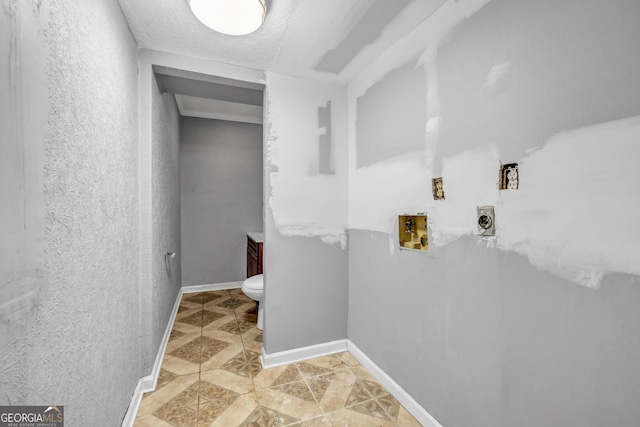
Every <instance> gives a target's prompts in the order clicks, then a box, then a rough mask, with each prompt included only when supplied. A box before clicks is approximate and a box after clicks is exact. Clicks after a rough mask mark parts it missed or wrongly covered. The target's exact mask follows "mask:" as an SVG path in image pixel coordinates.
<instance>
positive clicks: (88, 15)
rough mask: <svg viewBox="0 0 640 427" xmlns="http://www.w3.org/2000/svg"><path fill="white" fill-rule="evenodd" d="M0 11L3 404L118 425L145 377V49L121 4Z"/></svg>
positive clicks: (23, 4) (16, 6)
mask: <svg viewBox="0 0 640 427" xmlns="http://www.w3.org/2000/svg"><path fill="white" fill-rule="evenodd" d="M0 15H1V16H2V20H1V21H0V22H1V23H2V25H0V27H2V36H3V39H2V40H3V42H2V49H3V51H2V56H1V57H2V59H1V60H0V61H2V66H1V67H0V68H1V69H2V70H3V72H2V74H0V89H1V92H2V93H3V97H2V98H3V101H2V104H1V105H2V113H3V114H2V117H3V121H4V120H5V119H6V118H8V120H7V123H6V124H7V126H5V124H4V123H3V126H2V129H3V143H2V146H3V152H2V156H0V162H1V166H2V167H0V169H1V170H3V178H8V179H7V181H4V182H7V183H9V185H8V189H3V192H2V198H1V200H2V204H3V208H2V211H3V217H2V221H1V222H2V224H3V229H2V231H3V233H2V236H3V240H4V239H7V243H6V244H3V246H2V254H1V255H0V259H2V260H3V261H2V264H0V266H1V270H0V286H1V288H0V289H1V292H2V296H3V298H2V303H1V304H2V305H1V306H0V316H1V320H2V324H1V325H2V326H1V329H0V332H1V334H0V340H1V343H0V348H1V349H2V350H1V351H2V358H1V359H0V360H1V362H0V363H2V365H0V378H2V380H1V381H2V387H1V388H2V393H0V403H2V404H9V403H10V404H45V403H51V404H59V405H65V406H66V411H65V414H66V416H67V419H66V421H67V424H68V425H78V426H80V425H96V422H97V421H96V420H100V421H99V424H100V425H104V426H116V425H120V422H121V420H122V417H123V415H124V413H125V411H126V409H127V405H128V403H129V400H130V398H131V393H132V390H133V389H134V387H135V384H136V382H137V380H138V378H139V377H140V376H141V375H142V372H141V365H140V360H139V352H138V348H139V343H138V339H139V303H138V300H137V298H136V296H137V294H136V288H137V285H138V267H137V265H138V263H137V257H138V237H137V236H138V213H137V143H136V137H137V104H136V91H137V90H136V67H137V49H136V44H135V41H134V40H133V37H132V36H131V34H130V33H129V30H128V28H127V24H126V22H125V20H124V18H123V17H122V14H121V12H120V9H119V7H118V4H117V2H115V1H107V0H104V1H91V2H78V1H64V0H48V1H16V0H3V1H2V9H1V11H0ZM5 24H6V25H5ZM5 36H8V40H10V44H9V52H5V51H4V49H6V48H7V46H6V44H5V42H4V40H6V39H5V38H4V37H5ZM5 53H8V54H5ZM7 69H9V70H10V73H9V75H7V74H6V72H5V70H7ZM4 94H7V97H6V99H5V96H4ZM7 100H8V101H9V102H8V105H7ZM7 110H9V112H10V114H8V115H6V113H7ZM7 129H8V131H7ZM5 132H7V139H4V136H5ZM5 150H6V152H7V154H8V155H7V156H5ZM4 174H6V175H7V176H5V175H4ZM7 202H8V203H7ZM5 207H8V208H5ZM5 210H6V211H8V213H6V214H5V212H4V211H5ZM5 215H7V219H8V220H9V221H8V222H7V223H5V221H4V220H5ZM5 224H8V227H9V230H8V232H7V234H5V233H4V231H5V227H6V225H5ZM5 260H6V261H5Z"/></svg>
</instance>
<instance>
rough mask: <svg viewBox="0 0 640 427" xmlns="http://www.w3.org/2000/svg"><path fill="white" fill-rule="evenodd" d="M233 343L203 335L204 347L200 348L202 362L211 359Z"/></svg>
mask: <svg viewBox="0 0 640 427" xmlns="http://www.w3.org/2000/svg"><path fill="white" fill-rule="evenodd" d="M233 345H234V344H231V343H228V342H226V341H221V340H217V339H215V338H211V337H209V336H206V335H203V336H202V349H201V350H200V362H204V361H207V360H209V359H211V358H212V357H214V356H215V355H217V354H218V353H220V352H221V351H223V350H224V349H226V348H227V347H231V346H233Z"/></svg>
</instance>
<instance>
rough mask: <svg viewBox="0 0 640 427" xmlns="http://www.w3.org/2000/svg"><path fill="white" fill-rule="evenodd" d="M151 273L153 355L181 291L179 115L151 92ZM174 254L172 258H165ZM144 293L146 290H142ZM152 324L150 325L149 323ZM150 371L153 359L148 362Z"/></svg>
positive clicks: (166, 97)
mask: <svg viewBox="0 0 640 427" xmlns="http://www.w3.org/2000/svg"><path fill="white" fill-rule="evenodd" d="M151 150H152V174H153V178H152V180H151V183H152V186H153V193H152V200H151V202H152V227H153V228H152V229H153V232H152V236H153V237H152V264H153V265H152V272H153V281H152V283H150V284H146V286H148V292H149V293H150V297H149V298H142V300H141V304H142V306H143V307H142V308H143V312H145V313H148V316H147V315H144V316H143V329H144V333H147V332H149V333H150V334H151V335H150V337H151V340H150V342H149V345H150V354H151V355H152V356H155V355H156V354H157V353H158V348H159V347H160V342H161V340H162V337H163V334H164V332H165V330H166V328H167V323H168V321H169V317H170V315H171V310H172V308H173V305H174V304H175V300H176V297H177V295H178V292H179V291H180V287H181V286H182V284H181V263H180V113H179V112H178V106H177V105H176V100H175V97H174V96H173V95H172V94H170V93H163V94H161V93H160V90H159V89H158V86H157V84H155V82H154V84H153V91H152V148H151ZM168 252H175V253H176V257H175V258H173V259H170V258H165V256H166V254H167V253H168ZM143 290H144V289H143ZM149 322H151V323H150V324H149ZM146 362H147V368H149V369H150V368H151V364H152V363H153V362H154V359H150V360H147V361H146Z"/></svg>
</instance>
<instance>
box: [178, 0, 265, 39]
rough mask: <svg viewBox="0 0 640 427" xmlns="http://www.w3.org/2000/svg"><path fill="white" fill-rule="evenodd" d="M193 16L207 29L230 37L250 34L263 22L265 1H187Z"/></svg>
mask: <svg viewBox="0 0 640 427" xmlns="http://www.w3.org/2000/svg"><path fill="white" fill-rule="evenodd" d="M188 1H189V6H190V7H191V11H192V12H193V14H194V15H195V16H196V18H198V19H199V20H200V22H202V23H203V24H204V25H206V26H207V27H209V28H211V29H212V30H214V31H217V32H219V33H223V34H228V35H231V36H244V35H246V34H251V33H253V32H254V31H255V30H257V29H258V28H260V25H262V23H263V22H264V17H265V15H266V14H267V5H266V4H265V0H188Z"/></svg>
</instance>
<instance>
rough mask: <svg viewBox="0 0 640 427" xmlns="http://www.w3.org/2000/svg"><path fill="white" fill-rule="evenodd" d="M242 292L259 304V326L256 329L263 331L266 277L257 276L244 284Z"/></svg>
mask: <svg viewBox="0 0 640 427" xmlns="http://www.w3.org/2000/svg"><path fill="white" fill-rule="evenodd" d="M242 292H243V293H244V294H245V295H246V296H248V297H249V298H251V299H252V300H254V301H255V302H257V303H258V324H257V325H256V327H257V328H258V329H260V330H262V325H263V324H262V312H263V310H262V297H263V296H264V275H262V274H256V275H255V276H251V277H249V278H248V279H247V280H245V281H244V282H242Z"/></svg>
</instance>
